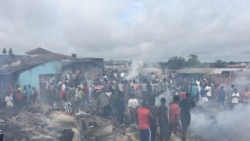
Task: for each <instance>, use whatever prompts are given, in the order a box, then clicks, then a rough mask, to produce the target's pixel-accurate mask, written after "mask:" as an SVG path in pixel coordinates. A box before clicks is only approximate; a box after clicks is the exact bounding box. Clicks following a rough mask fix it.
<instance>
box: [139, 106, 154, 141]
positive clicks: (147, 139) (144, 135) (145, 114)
mask: <svg viewBox="0 0 250 141" xmlns="http://www.w3.org/2000/svg"><path fill="white" fill-rule="evenodd" d="M141 106H142V107H140V108H139V109H138V110H137V118H138V124H139V129H140V141H151V132H150V118H153V116H152V114H151V113H150V110H149V109H148V108H147V105H146V102H142V104H141Z"/></svg>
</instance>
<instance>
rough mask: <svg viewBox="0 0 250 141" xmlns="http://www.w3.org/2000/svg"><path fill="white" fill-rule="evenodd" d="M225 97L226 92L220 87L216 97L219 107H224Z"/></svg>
mask: <svg viewBox="0 0 250 141" xmlns="http://www.w3.org/2000/svg"><path fill="white" fill-rule="evenodd" d="M225 97H226V92H225V90H224V87H223V86H221V87H220V91H219V96H218V102H219V104H220V105H224V102H225Z"/></svg>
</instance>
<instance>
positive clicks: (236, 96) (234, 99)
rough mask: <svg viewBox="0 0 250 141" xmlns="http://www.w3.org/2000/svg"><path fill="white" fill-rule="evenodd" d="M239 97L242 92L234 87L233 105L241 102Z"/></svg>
mask: <svg viewBox="0 0 250 141" xmlns="http://www.w3.org/2000/svg"><path fill="white" fill-rule="evenodd" d="M239 97H240V94H239V93H238V90H237V89H234V92H233V94H232V106H235V105H237V104H238V103H239Z"/></svg>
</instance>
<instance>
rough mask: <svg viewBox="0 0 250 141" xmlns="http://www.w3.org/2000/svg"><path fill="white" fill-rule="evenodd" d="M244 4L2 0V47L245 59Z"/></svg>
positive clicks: (249, 31) (248, 38) (247, 27)
mask: <svg viewBox="0 0 250 141" xmlns="http://www.w3.org/2000/svg"><path fill="white" fill-rule="evenodd" d="M249 7H250V1H249V0H238V1H236V0H157V1H154V0H105V1H101V0H71V1H69V0H35V1H34V0H22V1H20V0H11V1H10V0H0V46H1V48H3V47H5V48H12V49H13V51H14V53H16V54H24V53H25V52H27V51H29V50H31V49H34V48H37V47H43V48H45V49H48V50H51V51H54V52H59V53H62V54H66V55H70V54H71V53H77V55H78V57H104V58H107V59H120V60H121V59H122V60H124V59H130V60H132V59H133V58H140V59H146V60H148V59H152V60H157V61H159V60H168V59H169V58H170V57H173V56H183V57H187V56H188V55H189V54H197V55H198V56H199V57H200V59H201V60H202V61H215V60H217V59H222V60H227V61H230V60H250V58H249V57H248V56H249V53H250V8H249Z"/></svg>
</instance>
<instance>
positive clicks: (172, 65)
mask: <svg viewBox="0 0 250 141" xmlns="http://www.w3.org/2000/svg"><path fill="white" fill-rule="evenodd" d="M185 62H186V60H185V58H183V57H177V56H175V57H172V58H170V59H169V60H168V62H167V67H168V68H169V69H170V70H178V69H181V68H183V67H184V66H185Z"/></svg>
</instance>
